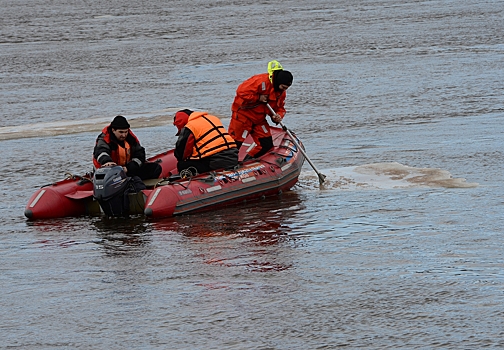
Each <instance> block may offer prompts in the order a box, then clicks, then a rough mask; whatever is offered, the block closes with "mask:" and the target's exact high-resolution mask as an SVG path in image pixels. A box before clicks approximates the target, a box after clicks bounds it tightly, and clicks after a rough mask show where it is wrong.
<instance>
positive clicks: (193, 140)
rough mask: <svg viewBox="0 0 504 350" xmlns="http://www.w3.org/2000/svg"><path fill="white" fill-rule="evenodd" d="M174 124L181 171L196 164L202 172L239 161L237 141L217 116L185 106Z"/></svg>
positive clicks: (229, 165)
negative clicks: (194, 110)
mask: <svg viewBox="0 0 504 350" xmlns="http://www.w3.org/2000/svg"><path fill="white" fill-rule="evenodd" d="M173 125H175V126H176V127H177V129H178V133H177V135H178V140H177V144H176V147H175V157H176V158H177V160H178V163H177V170H178V171H179V172H180V173H181V172H182V171H183V170H185V169H191V168H194V169H196V171H197V173H198V174H201V173H205V172H208V171H211V170H218V169H232V168H233V167H235V166H237V165H238V148H237V147H236V142H235V141H234V140H233V138H232V137H231V136H230V135H229V134H228V132H227V130H226V129H225V128H224V126H223V125H222V122H221V121H220V119H219V118H217V117H216V116H213V115H210V114H208V113H207V112H193V111H191V110H188V109H185V110H181V111H178V112H177V113H176V114H175V118H174V121H173ZM191 173H192V175H196V174H194V171H192V172H191ZM181 175H183V174H182V173H181Z"/></svg>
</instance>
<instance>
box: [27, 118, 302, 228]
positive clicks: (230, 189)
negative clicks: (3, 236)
mask: <svg viewBox="0 0 504 350" xmlns="http://www.w3.org/2000/svg"><path fill="white" fill-rule="evenodd" d="M271 129H272V134H273V144H274V147H273V148H272V150H271V151H270V152H269V153H268V154H265V155H264V156H262V157H260V158H258V159H254V160H250V161H246V162H242V163H240V166H239V167H238V168H237V169H236V170H230V171H215V172H210V173H204V174H200V175H197V176H193V177H190V178H183V179H180V178H179V179H177V180H173V176H171V175H173V174H172V172H173V171H174V169H176V164H177V160H176V159H175V156H174V155H173V150H170V151H167V152H165V153H162V154H159V155H156V156H154V157H152V158H150V159H149V161H151V162H159V164H160V165H161V166H162V168H163V172H162V174H161V177H160V178H159V179H154V180H147V181H145V184H146V186H147V189H145V190H142V191H141V192H139V193H137V194H130V195H129V196H131V197H130V211H129V212H130V214H142V213H143V214H145V215H146V216H149V217H155V218H158V217H170V216H174V215H181V214H187V213H192V212H197V211H203V210H209V209H216V208H220V207H223V206H227V205H230V204H234V203H239V202H243V201H245V200H247V201H248V200H254V199H259V198H264V197H266V196H272V195H277V194H279V193H281V192H283V191H287V190H289V189H291V188H292V186H294V185H295V184H296V182H297V181H298V176H299V174H300V172H301V167H302V165H303V162H304V160H305V157H304V156H303V154H302V152H299V150H298V148H297V147H296V142H293V141H292V139H291V137H290V136H289V134H288V132H286V131H284V130H283V129H281V128H277V127H272V128H271ZM251 143H252V139H251V138H248V139H247V140H245V142H244V144H243V145H242V148H241V149H240V159H243V157H244V156H245V154H246V152H247V148H248V147H249V146H250V144H251ZM297 143H298V144H299V145H300V146H301V147H302V144H301V143H300V141H299V140H297ZM170 176H171V177H170ZM102 213H103V211H102V210H101V208H100V205H99V204H98V202H97V200H95V198H93V177H92V174H86V175H84V176H74V175H70V174H69V175H68V176H67V178H66V179H64V180H61V181H58V182H55V183H53V184H50V185H47V186H44V187H42V188H40V189H39V190H37V191H36V192H35V193H34V194H33V195H32V196H31V198H30V199H29V201H28V204H27V205H26V208H25V216H26V217H27V218H29V219H31V220H38V219H50V218H59V217H66V216H79V215H101V214H102Z"/></svg>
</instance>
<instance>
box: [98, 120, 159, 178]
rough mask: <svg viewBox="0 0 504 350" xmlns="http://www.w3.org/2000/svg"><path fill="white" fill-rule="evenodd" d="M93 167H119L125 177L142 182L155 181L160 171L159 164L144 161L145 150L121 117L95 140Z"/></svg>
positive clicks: (113, 121)
mask: <svg viewBox="0 0 504 350" xmlns="http://www.w3.org/2000/svg"><path fill="white" fill-rule="evenodd" d="M93 165H94V166H95V168H101V167H102V166H115V165H120V166H122V167H123V169H124V171H125V172H126V175H127V176H130V177H131V176H138V177H140V178H141V179H142V180H145V179H157V178H158V177H159V175H161V171H162V169H161V166H160V165H159V164H157V163H149V162H147V161H146V159H145V148H143V147H142V146H141V145H140V141H139V140H138V138H137V137H136V136H135V134H133V132H132V131H131V130H130V125H129V123H128V121H127V120H126V118H124V117H123V116H121V115H118V116H117V117H115V118H114V120H112V123H110V124H109V125H107V126H106V127H105V128H103V130H102V132H101V134H100V135H99V136H98V138H97V139H96V144H95V147H94V151H93Z"/></svg>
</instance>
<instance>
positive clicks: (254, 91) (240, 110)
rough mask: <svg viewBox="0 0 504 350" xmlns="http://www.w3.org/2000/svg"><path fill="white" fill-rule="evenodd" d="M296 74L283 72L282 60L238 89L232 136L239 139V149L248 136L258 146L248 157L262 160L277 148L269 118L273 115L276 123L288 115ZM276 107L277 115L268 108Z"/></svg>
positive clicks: (230, 124) (232, 107)
mask: <svg viewBox="0 0 504 350" xmlns="http://www.w3.org/2000/svg"><path fill="white" fill-rule="evenodd" d="M292 80H293V77H292V74H291V73H290V72H288V71H286V70H283V67H282V65H281V64H280V62H278V61H271V62H269V63H268V73H262V74H257V75H254V76H253V77H251V78H249V79H247V80H245V81H244V82H243V83H241V84H240V85H239V86H238V88H237V89H236V96H235V99H234V101H233V104H232V106H231V111H232V117H231V122H230V123H229V134H230V135H231V136H232V137H233V138H234V139H235V141H236V142H237V144H238V148H239V147H240V146H241V144H242V143H243V141H244V140H245V138H246V137H247V135H248V133H250V135H251V136H252V139H253V140H254V143H255V144H256V146H255V147H254V148H253V149H252V150H251V151H250V152H249V154H248V155H247V156H246V157H245V159H248V158H258V157H260V156H262V155H264V154H266V153H267V152H268V151H269V150H270V149H271V148H272V147H273V138H272V136H271V131H270V127H269V124H268V121H267V120H266V116H267V115H269V116H271V120H272V121H273V122H275V123H277V124H278V123H279V122H280V121H282V119H283V117H284V116H285V107H284V106H285V97H286V95H287V94H286V91H287V89H288V88H289V86H291V84H292ZM266 103H269V105H270V106H271V107H272V108H273V110H274V111H275V112H276V114H277V115H276V116H274V115H272V113H271V111H270V110H269V109H268V106H266Z"/></svg>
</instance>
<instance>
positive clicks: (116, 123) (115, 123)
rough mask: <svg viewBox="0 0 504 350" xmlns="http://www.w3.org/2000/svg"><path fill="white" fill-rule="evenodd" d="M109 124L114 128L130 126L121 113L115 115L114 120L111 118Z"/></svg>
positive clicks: (127, 127)
mask: <svg viewBox="0 0 504 350" xmlns="http://www.w3.org/2000/svg"><path fill="white" fill-rule="evenodd" d="M110 126H111V127H112V128H114V129H116V130H117V129H129V128H130V125H129V123H128V121H127V120H126V118H124V117H123V116H122V115H118V116H117V117H115V118H114V120H112V123H110Z"/></svg>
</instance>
